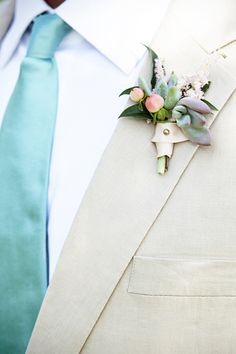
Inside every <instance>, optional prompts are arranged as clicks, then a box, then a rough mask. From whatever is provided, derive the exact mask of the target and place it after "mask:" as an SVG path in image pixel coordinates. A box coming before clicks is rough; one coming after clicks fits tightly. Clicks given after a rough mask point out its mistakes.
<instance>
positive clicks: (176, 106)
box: [119, 47, 216, 175]
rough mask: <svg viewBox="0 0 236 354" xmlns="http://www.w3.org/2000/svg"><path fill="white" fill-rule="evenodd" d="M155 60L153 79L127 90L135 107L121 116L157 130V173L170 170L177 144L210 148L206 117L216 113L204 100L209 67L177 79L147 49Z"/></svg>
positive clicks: (152, 52) (141, 80)
mask: <svg viewBox="0 0 236 354" xmlns="http://www.w3.org/2000/svg"><path fill="white" fill-rule="evenodd" d="M147 49H148V51H149V54H150V55H151V58H152V78H151V80H150V82H148V81H147V80H146V79H144V78H139V81H138V85H137V86H133V87H130V88H128V89H126V90H124V91H123V92H122V93H121V94H120V96H121V95H125V94H126V95H129V97H130V100H131V101H132V102H134V104H133V105H131V106H129V107H128V108H126V109H125V110H124V111H123V112H122V113H121V114H120V116H119V118H120V117H128V118H131V117H132V118H137V119H144V120H146V121H147V123H152V124H153V125H154V126H155V133H154V136H153V139H152V142H153V143H155V145H156V148H157V172H158V173H159V174H161V175H163V174H164V173H165V172H166V171H167V170H168V164H169V159H170V158H171V156H172V154H173V147H174V144H175V143H180V142H183V141H187V140H190V141H191V142H192V143H194V144H197V145H205V146H207V145H210V144H211V136H210V132H209V128H208V126H207V116H208V115H209V114H210V113H211V112H212V110H216V107H214V106H213V105H212V104H211V103H210V102H208V101H207V100H206V99H205V93H206V92H207V90H208V89H209V87H210V84H211V82H210V81H209V79H208V76H209V73H208V71H207V69H206V68H207V66H206V67H205V69H201V70H199V72H197V73H194V74H191V75H188V76H184V77H181V78H178V77H177V75H176V74H175V73H174V72H173V71H172V72H171V73H170V74H167V71H166V68H165V65H164V62H163V60H161V59H159V58H158V56H157V54H156V53H155V52H154V51H153V50H152V49H151V48H149V47H147Z"/></svg>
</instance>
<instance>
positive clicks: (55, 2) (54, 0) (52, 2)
mask: <svg viewBox="0 0 236 354" xmlns="http://www.w3.org/2000/svg"><path fill="white" fill-rule="evenodd" d="M44 1H45V2H46V3H47V4H48V5H49V6H50V7H51V8H52V9H55V8H56V7H58V6H59V5H61V4H62V3H63V2H64V1H65V0H44Z"/></svg>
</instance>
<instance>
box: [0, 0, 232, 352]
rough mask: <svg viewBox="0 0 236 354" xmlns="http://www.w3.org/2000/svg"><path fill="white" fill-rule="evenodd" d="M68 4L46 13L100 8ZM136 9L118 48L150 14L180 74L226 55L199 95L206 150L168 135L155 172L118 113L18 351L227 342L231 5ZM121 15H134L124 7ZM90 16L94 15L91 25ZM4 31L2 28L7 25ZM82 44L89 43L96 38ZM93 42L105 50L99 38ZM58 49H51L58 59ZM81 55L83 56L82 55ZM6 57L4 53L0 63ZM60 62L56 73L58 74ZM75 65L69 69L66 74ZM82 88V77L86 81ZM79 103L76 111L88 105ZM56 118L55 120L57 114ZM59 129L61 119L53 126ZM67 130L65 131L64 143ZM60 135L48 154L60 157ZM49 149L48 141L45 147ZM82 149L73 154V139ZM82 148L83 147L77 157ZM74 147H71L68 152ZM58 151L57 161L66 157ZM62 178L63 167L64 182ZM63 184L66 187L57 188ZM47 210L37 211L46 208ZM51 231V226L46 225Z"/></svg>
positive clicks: (143, 135)
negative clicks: (164, 165) (170, 144)
mask: <svg viewBox="0 0 236 354" xmlns="http://www.w3.org/2000/svg"><path fill="white" fill-rule="evenodd" d="M18 4H19V3H18ZM41 4H42V3H41ZM41 4H40V6H41ZM73 4H74V6H75V7H76V9H77V11H75V8H74V7H73ZM160 4H161V3H160ZM160 4H159V6H161V5H160ZM77 5H78V2H77V3H76V5H75V2H74V3H73V1H72V0H67V1H66V2H65V3H64V4H62V5H61V6H60V7H59V8H58V9H57V13H58V15H61V17H62V18H63V15H64V20H65V21H66V19H67V21H68V18H67V17H66V14H67V15H68V13H70V14H76V16H75V18H74V22H73V21H71V23H69V21H68V24H69V25H71V27H76V26H75V24H77V22H78V23H80V24H81V27H80V31H81V32H82V28H83V25H84V22H85V21H83V18H84V19H86V22H87V17H86V16H89V15H90V16H92V18H91V17H90V19H91V22H92V23H93V25H94V26H95V23H94V19H99V18H100V17H99V14H101V12H97V11H98V9H97V8H95V10H96V11H95V13H94V16H93V15H92V11H91V9H92V7H93V6H92V7H91V6H90V5H94V4H89V3H88V4H87V5H86V6H87V7H83V12H82V10H81V9H80V11H81V12H82V13H83V18H82V15H81V17H80V15H79V5H78V8H77ZM105 5H106V6H108V4H107V3H105V2H104V3H101V2H100V3H99V8H100V11H101V9H104V12H103V14H104V13H105V9H106V10H107V12H106V13H109V15H110V14H111V12H112V9H113V11H114V12H115V13H116V14H117V10H118V9H117V8H116V7H115V5H114V4H113V6H114V7H113V6H111V7H110V8H108V9H107V8H106V7H105ZM138 5H140V6H141V2H140V4H137V3H136V8H135V7H134V8H133V11H134V12H135V13H136V10H138V9H137V8H138ZM16 6H17V4H16ZM80 6H81V4H80ZM103 6H104V8H103ZM18 8H20V6H19V7H18ZM213 8H214V11H212V9H213ZM46 10H47V9H45V8H44V7H40V8H39V12H44V11H46ZM86 10H87V12H86ZM108 10H109V11H108ZM126 10H127V11H128V10H129V9H128V8H127V9H126ZM126 10H124V9H123V10H122V11H123V15H122V14H121V15H120V16H121V17H122V20H120V18H119V19H118V21H119V28H120V30H122V25H124V24H125V20H124V18H123V17H124V16H125V15H124V14H126ZM140 10H141V12H142V17H143V18H148V25H146V26H145V25H143V23H142V22H141V21H137V20H136V21H137V22H136V21H135V22H134V24H133V26H132V27H131V28H132V29H133V28H134V26H136V27H135V31H132V30H131V35H130V34H129V33H128V32H129V31H126V32H127V38H126V37H125V36H124V37H123V39H124V40H125V43H126V46H125V52H126V50H129V47H130V45H131V39H132V36H133V35H134V33H136V30H137V28H140V29H141V31H140V33H139V35H140V36H141V32H143V31H145V28H147V27H149V26H150V28H151V26H152V25H153V23H154V24H155V29H156V30H157V29H158V31H157V33H156V35H154V31H155V30H154V28H152V31H151V32H152V35H153V40H152V42H151V46H152V47H153V48H154V49H155V50H156V51H158V53H159V55H160V56H161V57H164V58H166V61H167V63H168V65H169V66H170V67H171V68H173V69H175V70H176V72H178V73H180V74H185V73H188V72H190V71H194V70H197V68H198V67H199V66H200V65H201V64H202V63H204V62H207V61H209V58H210V55H211V53H212V52H214V51H215V50H217V49H218V50H219V53H221V54H227V58H226V59H223V58H222V59H219V61H217V62H216V63H215V64H214V65H213V66H212V68H211V72H210V75H211V77H210V79H211V81H212V84H211V85H212V86H211V89H210V90H209V100H210V101H211V102H212V103H213V104H214V105H215V106H216V107H217V108H218V112H217V116H216V117H215V120H214V124H213V125H212V127H211V130H212V135H213V145H212V147H210V148H207V149H203V148H199V149H197V148H196V146H195V145H193V144H191V143H190V142H184V143H181V144H178V145H177V146H176V147H175V153H174V156H173V158H172V160H171V166H170V169H169V171H168V173H167V174H166V175H165V176H158V175H157V174H156V169H155V147H154V146H153V144H152V143H151V139H152V136H153V126H152V125H150V124H149V125H148V124H146V123H145V122H143V121H136V120H128V119H123V120H120V121H119V123H118V125H117V127H116V129H115V132H114V134H113V136H112V139H111V141H110V143H109V144H108V146H107V148H106V150H105V153H104V154H103V156H102V159H101V161H100V163H99V165H98V167H97V169H96V172H95V175H94V177H93V178H92V181H91V183H90V185H89V187H88V190H87V192H86V194H85V196H84V198H83V201H82V203H81V205H80V208H79V211H78V214H77V216H76V218H75V220H74V223H73V226H72V229H71V231H70V234H69V236H68V238H67V240H66V242H65V245H64V247H63V251H62V254H61V257H60V260H59V262H58V265H57V268H56V270H55V272H54V275H53V280H52V281H51V284H50V286H49V289H48V292H47V295H46V297H45V300H44V303H43V306H42V308H41V311H40V314H39V317H38V320H37V323H36V326H35V329H34V332H33V335H32V338H31V341H30V344H29V347H28V351H27V352H28V353H50V354H51V353H63V354H65V353H78V352H80V353H90V354H97V353H114V354H116V353H131V354H132V353H157V354H162V353H163V354H164V353H165V354H166V353H168V354H172V353H178V354H179V353H186V354H187V353H188V354H189V353H194V354H195V353H204V354H205V353H206V354H209V353H232V354H233V353H234V348H235V344H236V343H235V334H236V333H235V332H236V322H235V308H236V307H235V306H236V281H235V275H236V274H235V273H236V263H235V259H236V258H235V217H234V209H235V200H236V199H235V197H236V185H235V179H234V175H235V164H233V163H232V161H234V160H235V151H236V150H235V138H234V132H235V128H236V127H235V120H234V107H235V103H236V102H235V95H234V90H235V87H236V81H235V74H236V66H235V63H234V62H235V60H234V58H235V54H236V52H235V44H234V40H235V39H236V28H235V24H234V23H235V21H234V13H235V4H234V2H233V1H232V0H228V1H227V4H226V3H225V2H224V3H223V2H221V1H217V2H213V1H209V2H208V3H207V4H206V3H204V2H203V1H200V2H198V3H197V4H195V2H194V1H188V2H187V1H174V2H172V3H171V6H170V7H169V9H168V12H167V14H166V16H165V17H164V18H163V19H162V23H161V26H160V27H159V26H158V28H156V27H157V23H155V18H154V19H152V18H151V15H152V14H153V13H154V14H155V16H156V13H158V6H157V5H156V4H149V6H148V5H147V4H146V5H145V11H144V10H142V9H140ZM49 11H50V9H49ZM67 11H68V12H67ZM36 12H37V11H36ZM137 13H138V11H137ZM147 13H148V15H146V14H147ZM37 14H38V13H34V15H37ZM144 14H145V15H146V16H144ZM155 16H154V17H155ZM79 17H80V18H79ZM109 18H110V17H109ZM129 18H135V16H132V15H130V16H129ZM114 21H115V20H114V18H113V19H112V21H110V24H111V23H112V24H114ZM102 23H103V22H99V23H98V24H99V26H95V27H96V28H97V31H98V32H99V33H100V34H101V31H102V28H101V26H102ZM136 23H138V26H137V25H136ZM13 25H14V23H13ZM24 25H25V24H24ZM78 26H79V25H78ZM91 28H92V27H91V23H90V24H89V29H87V31H86V34H87V35H88V36H89V37H90V38H88V39H89V40H90V41H91V40H92V37H91V36H92V34H91V32H92V31H89V30H90V29H91ZM108 28H112V26H111V27H108ZM13 29H14V26H12V30H13ZM10 31H11V29H10ZM80 31H79V27H78V32H80ZM93 32H94V31H93ZM81 34H82V35H83V33H81ZM105 34H107V27H106V33H105V32H104V33H103V35H104V36H105ZM125 34H126V33H125ZM8 35H9V36H10V38H12V37H11V32H9V33H8ZM8 35H7V36H5V39H4V41H6V42H5V44H4V41H3V44H2V53H1V54H2V57H3V58H4V57H5V58H6V54H4V47H5V48H7V44H6V43H7V38H9V37H8ZM71 35H72V34H71ZM84 35H85V33H84ZM68 36H70V34H69V35H68ZM104 36H103V38H104ZM68 38H69V37H68ZM114 38H115V39H116V41H115V43H116V45H117V44H118V43H121V41H120V42H119V41H118V39H119V38H120V36H117V37H116V36H115V33H114V32H113V35H112V36H111V37H109V44H110V45H112V42H111V41H110V40H111V39H114ZM117 41H118V42H117ZM140 41H142V39H141V40H140ZM150 41H151V39H149V40H148V38H146V41H145V43H148V44H149V43H150ZM65 43H66V42H65ZM22 44H23V43H22ZM94 44H96V46H98V43H94ZM62 45H63V42H62ZM222 48H223V50H222ZM12 49H13V48H12ZM12 49H11V51H10V52H12ZM59 49H60V47H59ZM90 49H91V48H90ZM106 49H107V47H106ZM113 49H114V48H113ZM18 50H19V51H20V50H21V48H20V47H19V49H18ZM114 50H115V49H114ZM133 51H134V50H133ZM103 52H104V53H106V54H107V51H106V50H105V47H104V46H103ZM116 53H117V52H116ZM122 53H123V52H122ZM119 54H120V51H119ZM78 57H79V55H78ZM86 58H88V57H86ZM86 58H85V59H86ZM113 58H114V53H113ZM13 60H14V59H13ZM59 60H60V58H59V53H58V66H59V69H60V62H59ZM130 60H131V59H130ZM84 62H86V63H88V62H87V60H84ZM118 62H119V64H122V66H123V65H124V61H123V57H122V56H118ZM76 63H77V60H76ZM129 63H130V62H129ZM126 64H127V63H126ZM10 65H11V64H10V62H9V64H8V68H9V66H10ZM80 66H81V65H80ZM127 66H128V65H127ZM127 66H126V69H127ZM99 67H100V70H101V68H102V69H103V72H102V73H103V78H104V76H105V77H106V76H107V77H109V76H110V74H109V75H108V74H107V73H108V67H102V65H101V63H100V65H99ZM89 69H90V68H89ZM9 70H10V69H9ZM64 70H66V69H65V68H64ZM84 70H85V66H83V71H84ZM90 70H91V69H90ZM143 70H144V73H143V75H144V74H145V73H146V74H148V63H147V62H145V63H144V69H143ZM69 71H70V70H68V71H66V72H64V75H65V74H66V77H67V78H68V75H69ZM59 72H60V71H59ZM75 73H76V71H73V75H75ZM78 73H79V74H78V75H81V71H80V72H79V71H78ZM8 74H9V72H8ZM96 74H97V75H98V72H97V71H96ZM2 75H3V78H4V75H6V76H5V78H6V77H7V67H6V68H5V69H4V70H3V74H2ZM61 75H63V73H62V74H61ZM87 75H88V73H87ZM87 75H86V78H87ZM137 75H138V68H137V71H136V72H135V73H134V75H133V79H134V81H133V82H131V81H132V79H131V77H129V79H130V86H133V85H135V84H136V78H137ZM93 76H94V75H93ZM117 76H118V75H117ZM117 76H114V77H113V78H112V80H111V82H110V83H109V85H107V87H109V89H108V90H107V92H104V94H103V96H104V101H102V103H103V106H100V109H99V111H100V112H102V113H101V114H103V113H104V114H107V117H109V119H111V118H110V117H111V116H112V115H113V114H114V113H116V112H114V111H112V112H111V108H108V106H107V102H111V101H112V102H113V103H114V98H113V99H112V96H108V95H109V92H110V90H111V88H112V87H114V85H115V84H114V83H116V82H118V81H119V80H118V77H117ZM62 77H63V76H62ZM126 79H127V77H126ZM67 80H68V79H67ZM1 81H3V80H1ZM6 81H7V80H6V79H5V81H4V82H6ZM68 81H70V80H68ZM68 81H67V82H68ZM121 81H122V80H121ZM121 81H119V82H120V84H119V85H118V86H119V88H123V86H124V88H125V87H126V85H123V84H124V82H122V83H121ZM124 81H126V80H124ZM127 81H128V80H127ZM98 82H99V83H100V81H99V77H96V80H94V83H93V85H96V84H97V85H98ZM61 83H62V80H61ZM122 85H123V86H122ZM91 87H92V82H91V85H89V88H91ZM99 87H100V85H99V86H96V89H95V90H94V88H93V90H92V89H91V92H93V96H92V97H93V99H96V96H97V94H98V92H99ZM62 89H63V88H62ZM67 89H68V88H67ZM8 90H9V91H10V88H9V89H8ZM78 90H79V88H78ZM65 91H66V90H65ZM65 91H63V92H64V94H65V93H66V92H65ZM81 91H82V92H81ZM81 91H80V92H79V95H78V98H76V100H79V99H80V100H81V102H84V100H85V97H88V95H89V98H90V97H91V96H90V94H91V93H90V91H89V93H87V90H85V91H86V95H85V94H84V93H83V92H84V90H81ZM71 92H72V90H71ZM94 93H96V94H95V95H94ZM83 94H84V96H83ZM1 95H2V96H3V93H2V92H1ZM9 95H10V94H9ZM65 97H66V96H62V97H61V100H60V99H59V105H60V104H61V105H63V98H64V99H65ZM59 98H60V97H59ZM100 100H102V96H100V99H99V102H100ZM5 101H7V98H5ZM99 102H98V101H95V105H94V106H95V107H96V112H95V109H93V107H92V109H91V112H89V118H90V115H91V118H90V119H93V121H92V124H91V125H89V127H88V129H87V132H89V131H90V129H91V130H92V128H94V125H95V127H96V128H95V129H94V130H95V131H96V134H97V133H98V132H99V131H100V130H99V129H98V128H99V127H100V124H101V122H100V121H99V126H98V125H97V126H96V124H98V123H97V120H96V119H94V116H95V118H96V117H97V116H96V114H97V112H98V107H99V106H97V104H98V103H99ZM104 104H105V109H104ZM59 107H60V106H59ZM86 108H87V110H88V106H87V107H86ZM102 108H103V109H102ZM119 108H120V107H119ZM84 112H85V110H84ZM72 113H73V112H71V114H72ZM81 113H82V112H81ZM117 113H118V109H117ZM59 114H60V113H59ZM59 114H58V117H57V119H58V118H59ZM66 117H68V115H66ZM107 121H108V120H107ZM83 122H84V120H83ZM105 123H106V122H105ZM58 124H60V120H57V125H58ZM61 124H62V123H61ZM105 125H106V124H105ZM59 126H60V125H59ZM79 127H80V126H78V129H75V127H73V129H72V130H73V131H74V130H75V134H76V138H77V135H78V134H79V133H78V131H79ZM67 128H68V127H67ZM57 129H59V128H58V126H57ZM64 129H65V126H64V125H63V129H62V130H63V132H64ZM85 132H86V129H84V128H83V132H82V133H81V135H80V139H82V135H83V136H86V134H85ZM56 133H57V131H56ZM59 136H62V135H59ZM56 137H57V135H56ZM87 138H88V139H91V135H88V134H87V136H86V139H87ZM70 139H71V135H70V137H69V138H68V140H67V142H68V141H69V140H70ZM80 139H79V140H80ZM90 141H91V140H90ZM55 144H56V140H55ZM55 144H54V147H55ZM65 145H66V144H65ZM65 145H64V146H63V147H62V150H61V151H60V153H59V156H58V165H60V166H61V165H62V156H63V154H62V152H63V151H64V149H65ZM84 146H86V145H84ZM87 146H88V145H87ZM80 148H81V147H80ZM96 149H97V145H96V147H95V150H96ZM55 151H56V150H55V148H54V154H56V152H55ZM82 152H83V154H82V156H83V157H84V156H85V150H83V151H82ZM88 153H89V149H88V148H87V150H86V160H87V157H88V156H89V155H88ZM93 153H94V150H93ZM77 154H78V151H76V156H75V158H74V160H76V157H77ZM67 156H68V154H67V155H66V157H67ZM91 156H92V154H91ZM81 160H82V158H81ZM81 160H80V162H81ZM87 161H88V160H87ZM63 162H64V163H65V162H66V158H64V160H63ZM73 162H74V161H73ZM78 162H79V160H78ZM52 163H53V160H52ZM51 168H53V165H52V167H51ZM58 172H59V171H58V170H57V173H58ZM83 172H85V171H84V169H83ZM82 175H83V173H81V170H80V173H79V174H78V175H77V176H76V182H77V184H76V185H75V186H74V188H73V191H72V193H71V194H74V193H75V190H77V189H79V188H80V187H79V186H80V185H81V183H82V182H78V181H80V180H81V178H82ZM51 176H53V172H51ZM54 176H56V173H55V175H54ZM51 178H52V177H51ZM87 179H88V174H87V175H86V180H87ZM70 181H71V171H70V180H68V183H67V184H66V189H68V185H70ZM199 181H201V183H199ZM62 182H63V181H62ZM62 184H64V183H62ZM54 188H55V189H56V187H55V185H54ZM49 191H50V185H49ZM55 192H56V191H54V193H55ZM66 192H67V194H69V191H68V190H67V191H66ZM49 193H50V192H49ZM52 194H53V193H52ZM49 195H50V194H49ZM70 196H71V195H70ZM54 198H55V194H54ZM78 199H79V198H78V195H77V196H76V200H78ZM49 200H50V198H49ZM52 200H53V198H52ZM54 200H55V199H54ZM63 203H64V199H63ZM68 204H69V203H68ZM68 204H67V206H68ZM59 205H60V204H59ZM49 207H50V203H49ZM51 208H52V207H51ZM52 210H53V209H51V213H50V212H49V217H50V216H51V217H52V216H53V213H52ZM49 211H50V209H49ZM56 216H57V218H55V219H57V220H58V225H60V224H61V222H62V220H65V219H66V215H64V213H63V217H62V215H60V214H57V215H56ZM55 219H54V223H55ZM51 220H52V219H51ZM49 228H50V221H49ZM58 228H60V226H58ZM49 230H50V229H49ZM57 234H58V231H57V232H55V233H54V235H57ZM51 235H52V237H53V234H52V233H51ZM52 237H51V241H50V232H49V246H50V242H53V238H52ZM57 243H58V240H56V239H55V244H57ZM49 248H50V247H49ZM51 249H53V248H51ZM51 269H52V267H51Z"/></svg>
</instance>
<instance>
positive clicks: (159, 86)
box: [155, 79, 168, 99]
mask: <svg viewBox="0 0 236 354" xmlns="http://www.w3.org/2000/svg"><path fill="white" fill-rule="evenodd" d="M155 91H156V92H157V93H158V94H159V95H160V96H162V97H163V98H164V99H165V98H166V96H167V93H168V85H167V83H166V81H165V80H163V79H160V80H158V81H157V83H156V86H155Z"/></svg>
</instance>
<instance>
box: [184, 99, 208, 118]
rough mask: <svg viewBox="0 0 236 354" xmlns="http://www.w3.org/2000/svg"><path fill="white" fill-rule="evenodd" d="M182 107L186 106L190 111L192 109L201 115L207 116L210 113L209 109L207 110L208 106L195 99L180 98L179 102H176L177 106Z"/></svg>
mask: <svg viewBox="0 0 236 354" xmlns="http://www.w3.org/2000/svg"><path fill="white" fill-rule="evenodd" d="M179 104H180V105H183V106H186V107H188V108H190V109H192V110H193V111H196V112H199V113H202V114H209V113H211V109H210V108H209V106H208V105H207V104H206V103H205V102H203V101H202V100H199V99H197V98H193V97H184V98H181V100H180V101H179V102H178V105H179Z"/></svg>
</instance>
